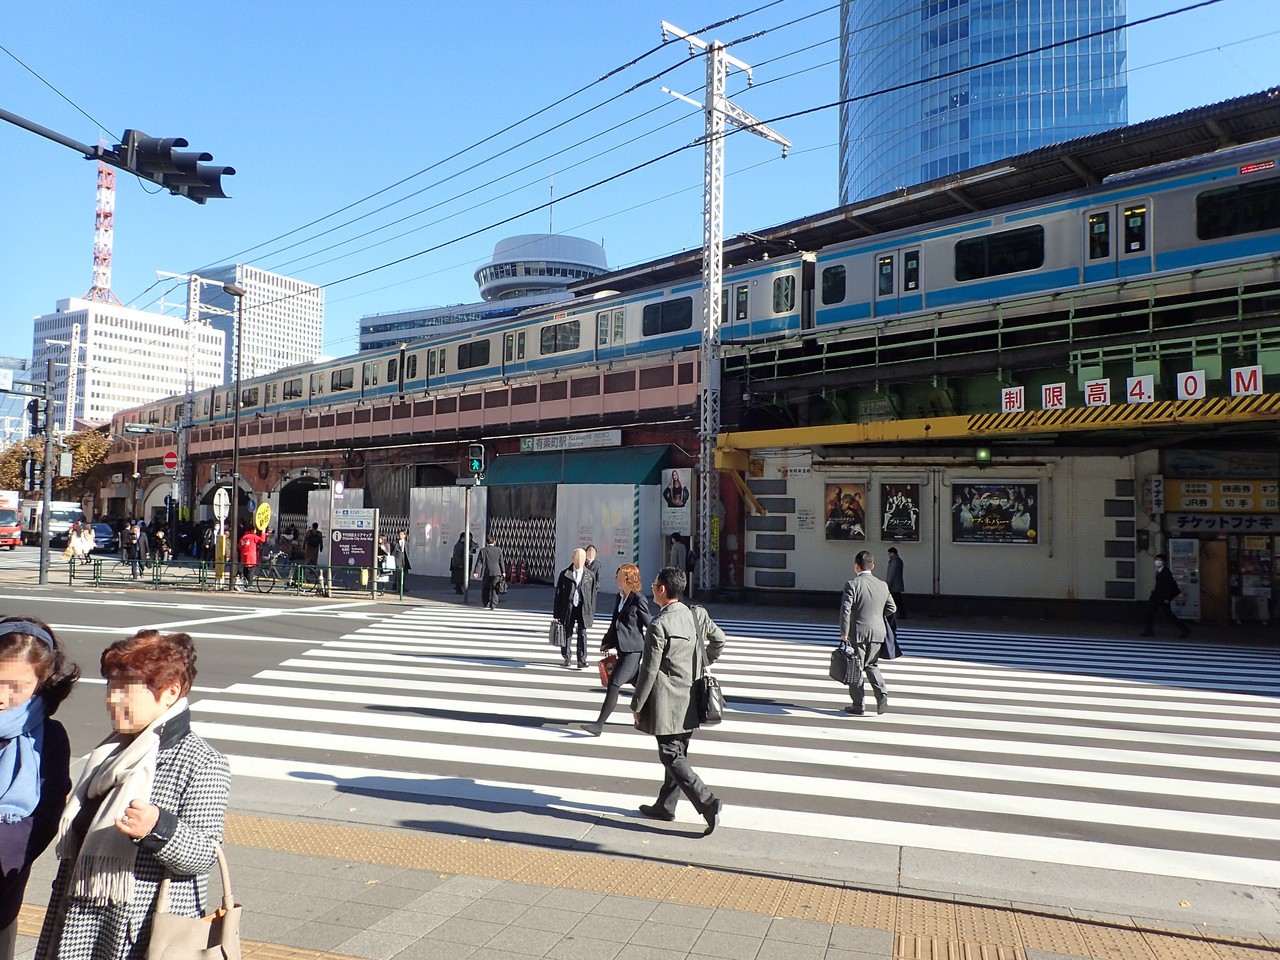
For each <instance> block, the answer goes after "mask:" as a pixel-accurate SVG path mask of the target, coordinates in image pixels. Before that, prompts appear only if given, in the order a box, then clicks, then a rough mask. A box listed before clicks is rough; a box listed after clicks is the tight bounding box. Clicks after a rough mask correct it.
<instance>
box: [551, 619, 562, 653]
mask: <svg viewBox="0 0 1280 960" xmlns="http://www.w3.org/2000/svg"><path fill="white" fill-rule="evenodd" d="M547 643H549V644H551V645H552V646H553V647H563V646H564V645H565V634H564V624H563V623H561V622H560V621H559V620H557V619H556V618H555V617H552V618H551V623H550V625H549V626H548V627H547Z"/></svg>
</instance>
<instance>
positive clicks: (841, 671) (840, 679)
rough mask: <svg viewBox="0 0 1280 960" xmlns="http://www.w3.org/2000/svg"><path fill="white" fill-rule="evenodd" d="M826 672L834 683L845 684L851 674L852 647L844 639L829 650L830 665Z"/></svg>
mask: <svg viewBox="0 0 1280 960" xmlns="http://www.w3.org/2000/svg"><path fill="white" fill-rule="evenodd" d="M827 673H828V676H830V677H831V679H832V680H834V681H835V682H836V683H845V684H847V683H848V682H849V678H850V677H851V676H852V675H853V648H852V647H850V646H849V645H848V644H847V643H845V642H844V641H841V642H840V644H839V645H838V646H837V647H836V648H835V649H834V650H832V651H831V667H830V669H829V670H828V671H827Z"/></svg>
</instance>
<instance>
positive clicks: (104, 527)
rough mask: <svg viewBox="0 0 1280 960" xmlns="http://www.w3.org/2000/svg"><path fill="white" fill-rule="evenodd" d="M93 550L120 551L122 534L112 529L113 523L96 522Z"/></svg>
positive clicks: (97, 551) (99, 551) (101, 551)
mask: <svg viewBox="0 0 1280 960" xmlns="http://www.w3.org/2000/svg"><path fill="white" fill-rule="evenodd" d="M93 552H94V553H119V552H120V535H119V534H118V533H116V532H115V531H114V530H112V529H111V524H109V523H95V524H94V525H93Z"/></svg>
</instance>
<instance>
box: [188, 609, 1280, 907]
mask: <svg viewBox="0 0 1280 960" xmlns="http://www.w3.org/2000/svg"><path fill="white" fill-rule="evenodd" d="M546 621H547V618H546V616H545V615H536V614H531V613H523V612H518V611H498V612H497V613H485V612H484V611H478V610H467V609H458V608H455V607H421V608H417V609H414V610H411V611H408V612H405V613H402V614H399V615H396V616H393V617H390V618H388V619H386V620H384V621H381V622H378V623H374V624H371V625H369V626H367V627H363V628H361V629H359V630H358V631H356V632H355V633H352V634H348V635H346V636H344V637H343V638H341V639H340V640H337V641H333V642H330V643H324V644H321V645H319V646H316V647H314V648H311V649H308V650H306V651H305V652H304V653H302V654H301V655H299V656H293V657H290V658H289V659H286V660H284V661H282V662H281V663H280V664H279V665H278V666H276V667H274V668H272V669H269V670H264V671H262V672H260V673H259V674H257V675H256V676H255V677H253V678H252V680H250V681H248V682H245V683H237V684H234V685H233V686H231V687H229V688H227V689H226V690H223V691H219V692H218V693H216V694H211V695H208V696H202V697H199V698H198V699H197V700H196V702H195V704H194V706H193V712H194V715H195V718H196V721H197V724H196V729H197V730H198V731H199V732H200V733H201V734H203V735H204V736H206V737H208V738H209V739H210V740H212V741H213V742H214V744H215V745H216V746H218V747H219V748H220V749H222V750H223V751H225V752H226V753H227V754H228V755H229V756H230V757H231V761H232V768H233V771H234V772H235V773H237V774H240V775H244V776H257V777H270V778H275V779H304V780H315V781H321V782H332V783H335V784H339V785H345V786H350V785H352V784H359V785H362V786H365V787H374V788H376V789H378V790H379V791H385V792H389V793H393V794H396V793H398V794H406V795H411V796H414V797H417V798H432V797H436V798H440V799H442V800H446V799H447V800H466V801H471V802H485V801H495V802H502V803H505V804H509V805H515V806H519V807H529V808H558V809H563V810H573V811H578V812H585V813H589V814H600V815H605V816H609V815H615V816H631V815H633V811H634V809H635V807H636V806H637V805H638V804H640V803H644V802H650V801H651V800H652V797H653V795H654V793H655V792H656V789H657V784H658V782H659V781H660V779H661V768H660V767H659V765H658V762H657V756H656V750H655V748H654V744H653V740H652V738H651V737H647V736H644V735H642V734H639V733H638V732H636V731H634V730H633V729H631V726H630V721H631V716H630V712H629V711H628V710H627V709H626V698H625V696H624V698H623V701H622V703H621V704H620V705H619V707H618V709H617V711H616V712H615V714H614V717H613V719H612V722H611V723H610V724H609V726H608V727H607V729H606V734H605V736H604V737H602V738H600V739H596V738H592V737H588V736H586V735H585V734H583V733H582V732H581V731H580V730H578V728H577V726H576V724H577V723H580V722H585V721H588V720H592V719H594V718H595V714H596V712H597V711H598V709H599V705H600V701H601V697H602V693H601V691H600V688H599V684H598V682H597V680H596V678H595V677H594V673H595V671H594V668H593V669H592V671H591V672H590V673H587V672H586V671H570V670H564V669H562V668H561V667H560V665H559V654H558V652H557V651H556V650H555V649H553V648H551V647H549V646H547V644H546V643H545V631H546ZM721 625H722V626H723V627H724V629H725V631H726V633H727V634H728V635H729V644H728V646H727V648H726V652H725V656H724V657H723V659H722V660H721V661H720V663H718V664H717V666H716V674H717V676H718V677H719V678H720V680H721V683H722V684H723V686H724V688H725V691H726V694H727V696H728V700H729V712H728V716H727V717H726V720H725V722H724V723H723V724H722V725H721V726H719V727H716V728H713V729H708V730H703V731H700V732H699V733H698V734H697V735H696V736H695V738H694V741H693V745H692V749H691V759H692V761H693V763H694V766H695V768H696V769H697V770H698V771H699V773H700V774H701V775H702V776H703V778H704V779H705V780H706V782H707V783H708V785H709V786H710V787H711V788H712V790H714V791H715V792H716V793H717V794H718V795H719V796H720V797H721V798H722V799H723V800H724V801H725V811H724V814H723V816H722V820H721V822H722V824H723V826H725V827H728V828H742V829H750V830H762V831H770V832H775V833H786V834H797V835H809V836H819V837H832V838H836V839H842V840H866V841H873V842H877V843H886V844H895V845H903V846H917V847H926V848H930V849H938V850H949V851H956V852H966V853H980V854H991V855H999V856H1008V857H1016V858H1019V859H1024V860H1037V861H1043V862H1051V863H1063V864H1076V865H1082V866H1098V867H1108V868H1112V869H1125V870H1133V871H1141V872H1150V873H1161V874H1165V875H1171V876H1185V877H1191V878H1197V879H1205V880H1221V881H1228V882H1238V883H1252V884H1270V883H1272V882H1273V881H1274V878H1275V876H1276V875H1277V874H1280V821H1278V820H1277V819H1276V817H1275V811H1276V809H1277V808H1278V805H1280V754H1278V753H1277V747H1280V709H1277V708H1280V656H1277V654H1276V652H1275V651H1274V650H1272V649H1269V648H1261V647H1249V646H1246V645H1233V644H1229V643H1222V644H1213V643H1208V642H1196V643H1186V642H1168V643H1163V642H1160V641H1158V640H1142V641H1139V640H1133V641H1116V640H1094V639H1081V638H1057V637H1048V636H1001V637H999V638H998V639H993V638H989V637H985V636H980V635H976V634H972V633H964V632H956V631H951V632H948V631H944V630H938V629H912V628H905V629H904V630H903V632H902V639H903V645H904V646H905V647H906V648H907V652H908V654H909V655H908V656H906V657H904V658H902V659H900V660H896V661H893V662H892V663H889V664H886V665H884V667H883V669H884V672H885V676H886V682H887V683H888V685H889V692H890V704H891V710H890V712H889V713H887V714H885V715H884V716H868V717H848V716H846V715H845V714H843V713H842V712H841V708H842V707H843V706H844V705H845V704H847V703H848V694H847V692H846V691H845V690H844V688H843V687H841V686H839V685H837V684H834V683H832V682H831V681H830V680H828V679H826V672H827V659H828V656H829V654H830V650H831V646H830V644H831V642H832V641H833V639H834V637H833V632H834V631H833V629H832V628H829V627H826V626H814V625H811V624H801V623H788V622H753V621H746V620H722V621H721ZM600 632H601V631H600V629H599V628H597V629H596V630H595V631H593V634H594V636H597V637H598V636H599V634H600ZM593 645H594V644H593ZM680 809H681V815H680V818H681V819H682V820H688V821H690V822H694V821H697V820H698V817H697V814H696V813H695V812H694V811H693V810H692V809H691V808H690V807H689V805H688V804H681V807H680Z"/></svg>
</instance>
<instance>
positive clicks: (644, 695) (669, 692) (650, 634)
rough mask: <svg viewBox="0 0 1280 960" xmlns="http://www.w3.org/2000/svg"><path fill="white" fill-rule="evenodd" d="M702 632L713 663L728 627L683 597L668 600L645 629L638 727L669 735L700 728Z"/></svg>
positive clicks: (635, 707) (636, 704) (636, 708)
mask: <svg viewBox="0 0 1280 960" xmlns="http://www.w3.org/2000/svg"><path fill="white" fill-rule="evenodd" d="M699 631H701V632H702V633H703V635H704V643H705V644H706V650H707V662H708V663H715V662H716V660H718V659H720V653H721V651H722V650H724V641H725V637H724V632H723V631H722V630H721V629H720V628H719V627H717V626H716V625H715V623H714V622H713V621H712V620H711V617H709V616H708V615H707V611H706V610H704V609H703V608H702V607H695V608H692V609H691V608H689V607H687V606H685V604H684V603H682V602H681V601H679V600H677V601H676V602H675V603H669V604H667V605H666V606H665V607H663V608H662V610H661V611H660V612H659V613H658V615H657V616H656V617H654V618H653V622H652V623H650V624H649V629H648V630H646V631H645V635H644V653H642V654H641V655H640V674H639V675H638V676H637V677H636V692H635V696H634V697H632V698H631V709H632V710H633V711H635V712H636V714H638V716H639V720H638V721H637V723H636V726H637V728H638V729H639V730H641V731H642V732H644V733H650V734H653V735H654V736H655V737H668V736H672V735H674V734H679V733H689V732H690V731H693V730H696V729H698V726H699V721H698V708H697V705H696V704H695V703H694V702H693V681H694V680H696V679H697V678H698V677H699V676H701V674H702V654H701V652H700V650H699V646H698V634H699Z"/></svg>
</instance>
